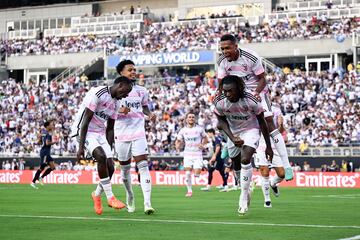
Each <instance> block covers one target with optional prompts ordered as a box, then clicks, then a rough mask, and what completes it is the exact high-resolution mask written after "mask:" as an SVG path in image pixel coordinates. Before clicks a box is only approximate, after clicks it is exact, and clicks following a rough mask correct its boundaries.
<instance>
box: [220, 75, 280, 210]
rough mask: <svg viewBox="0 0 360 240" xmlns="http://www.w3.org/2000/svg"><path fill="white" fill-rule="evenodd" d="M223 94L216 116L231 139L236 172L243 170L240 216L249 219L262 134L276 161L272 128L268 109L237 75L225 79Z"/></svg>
mask: <svg viewBox="0 0 360 240" xmlns="http://www.w3.org/2000/svg"><path fill="white" fill-rule="evenodd" d="M221 84H222V86H221V87H222V91H223V94H220V95H218V96H217V97H216V98H215V99H214V104H215V110H214V112H215V115H216V116H217V119H218V126H219V129H221V130H223V131H224V132H225V134H226V135H227V136H228V142H227V146H228V151H229V156H230V158H231V159H232V162H233V164H234V170H235V171H239V169H240V168H241V170H240V171H241V180H240V181H241V184H240V185H241V194H240V199H239V209H238V213H239V214H240V215H245V214H246V213H247V211H248V209H249V204H250V197H251V196H250V183H251V179H252V171H253V169H252V166H251V162H250V161H251V158H252V156H253V154H254V153H255V150H256V149H257V147H258V143H259V139H260V131H261V133H262V134H263V136H264V138H265V142H266V150H265V153H266V157H267V159H268V160H269V161H271V160H272V157H273V151H272V149H271V143H270V136H269V132H268V127H267V124H266V122H265V119H264V109H263V108H262V106H261V104H260V102H259V101H258V100H257V99H256V98H255V97H254V95H252V94H251V93H250V92H247V91H246V90H245V83H244V82H243V80H242V79H241V78H240V77H238V76H235V75H227V76H225V77H224V78H223V79H222V83H221Z"/></svg>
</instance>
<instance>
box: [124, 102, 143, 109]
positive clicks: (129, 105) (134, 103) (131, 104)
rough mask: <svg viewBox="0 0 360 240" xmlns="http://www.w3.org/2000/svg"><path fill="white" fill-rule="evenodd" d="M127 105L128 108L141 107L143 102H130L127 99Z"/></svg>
mask: <svg viewBox="0 0 360 240" xmlns="http://www.w3.org/2000/svg"><path fill="white" fill-rule="evenodd" d="M125 106H126V107H128V108H135V109H139V108H140V107H141V103H140V102H128V101H125Z"/></svg>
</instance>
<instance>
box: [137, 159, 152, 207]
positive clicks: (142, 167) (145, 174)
mask: <svg viewBox="0 0 360 240" xmlns="http://www.w3.org/2000/svg"><path fill="white" fill-rule="evenodd" d="M136 165H137V167H138V169H139V174H140V185H141V190H142V192H143V195H144V204H145V205H147V206H151V175H150V172H149V165H148V162H147V161H146V160H144V161H141V162H138V163H136Z"/></svg>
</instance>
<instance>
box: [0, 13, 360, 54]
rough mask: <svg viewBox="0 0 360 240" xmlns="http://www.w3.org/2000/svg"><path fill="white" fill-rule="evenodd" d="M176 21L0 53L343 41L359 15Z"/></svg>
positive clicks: (5, 46)
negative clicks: (227, 38) (228, 38)
mask: <svg viewBox="0 0 360 240" xmlns="http://www.w3.org/2000/svg"><path fill="white" fill-rule="evenodd" d="M180 23H181V22H180ZM180 23H178V24H176V23H173V24H170V25H168V24H167V25H162V24H161V23H158V24H150V26H147V27H146V28H145V29H144V30H141V31H140V32H138V31H134V32H131V33H129V32H119V34H117V35H114V36H95V35H81V36H73V37H46V38H43V39H28V40H22V39H18V40H0V52H1V53H3V54H4V53H6V54H7V55H9V56H26V55H42V54H49V55H50V54H51V55H55V54H64V53H80V52H90V51H100V50H102V49H107V51H108V52H109V53H112V54H118V55H126V54H141V53H158V52H173V51H181V50H195V49H209V48H212V49H215V48H216V42H217V39H218V38H219V37H220V36H222V35H223V34H225V33H231V34H234V35H236V36H237V38H238V40H239V42H240V43H241V44H243V43H253V42H273V41H281V40H294V39H295V40H298V39H323V38H333V39H334V40H336V41H340V42H341V41H344V39H345V38H346V37H350V36H351V34H352V33H353V32H359V26H358V19H357V18H343V19H338V20H328V19H327V18H326V16H325V15H323V16H321V17H320V18H316V17H312V18H301V17H298V18H285V19H282V20H278V19H272V20H268V21H266V20H264V21H263V22H262V23H261V24H259V25H256V26H250V25H249V24H247V23H240V22H239V23H236V24H235V23H229V22H227V21H209V22H208V21H203V23H197V22H186V23H181V24H180Z"/></svg>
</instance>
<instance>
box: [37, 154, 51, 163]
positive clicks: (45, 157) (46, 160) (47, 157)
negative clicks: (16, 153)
mask: <svg viewBox="0 0 360 240" xmlns="http://www.w3.org/2000/svg"><path fill="white" fill-rule="evenodd" d="M40 159H41V164H43V163H46V164H49V163H50V162H53V161H54V159H53V158H52V157H51V156H50V155H49V154H46V155H40Z"/></svg>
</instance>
